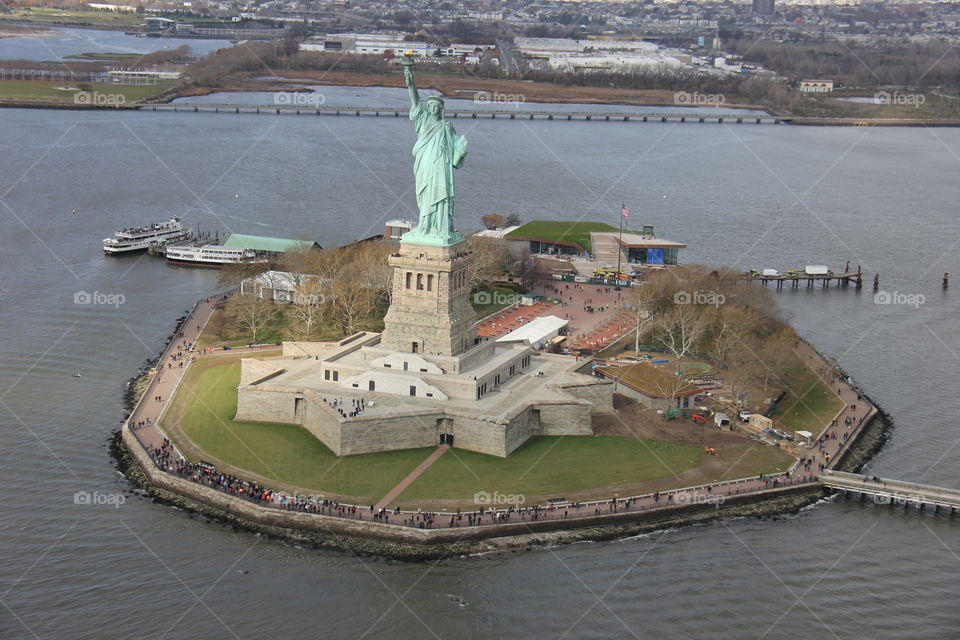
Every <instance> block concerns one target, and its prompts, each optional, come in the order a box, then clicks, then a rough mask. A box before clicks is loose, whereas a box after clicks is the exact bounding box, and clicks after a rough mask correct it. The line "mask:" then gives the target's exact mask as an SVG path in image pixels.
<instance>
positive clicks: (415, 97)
mask: <svg viewBox="0 0 960 640" xmlns="http://www.w3.org/2000/svg"><path fill="white" fill-rule="evenodd" d="M400 64H402V65H403V79H404V81H405V82H406V84H407V90H408V91H409V92H410V107H411V108H412V107H415V106H417V105H418V104H420V94H418V93H417V85H415V84H414V83H413V57H412V56H407V55H405V56H403V58H402V59H401V60H400Z"/></svg>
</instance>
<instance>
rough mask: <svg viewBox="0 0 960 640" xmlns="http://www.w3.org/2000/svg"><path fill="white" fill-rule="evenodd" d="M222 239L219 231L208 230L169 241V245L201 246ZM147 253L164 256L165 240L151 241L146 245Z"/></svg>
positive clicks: (165, 253)
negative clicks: (182, 238)
mask: <svg viewBox="0 0 960 640" xmlns="http://www.w3.org/2000/svg"><path fill="white" fill-rule="evenodd" d="M221 242H222V239H221V238H220V232H219V231H216V232H213V233H211V232H209V231H205V232H203V233H197V234H194V235H192V236H191V237H189V238H187V239H184V240H179V241H177V242H172V243H170V246H178V247H180V246H187V247H201V246H203V245H205V244H220V243H221ZM147 255H151V256H157V257H159V258H164V257H166V255H167V243H166V242H151V243H150V246H148V247H147Z"/></svg>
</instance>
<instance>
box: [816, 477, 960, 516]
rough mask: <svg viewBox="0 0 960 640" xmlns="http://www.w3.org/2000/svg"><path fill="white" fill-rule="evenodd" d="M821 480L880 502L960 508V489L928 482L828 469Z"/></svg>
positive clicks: (952, 509) (935, 510) (847, 492)
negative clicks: (918, 482)
mask: <svg viewBox="0 0 960 640" xmlns="http://www.w3.org/2000/svg"><path fill="white" fill-rule="evenodd" d="M820 482H821V483H822V484H823V486H825V487H827V488H829V489H835V490H837V491H841V492H843V493H845V494H847V495H849V496H853V497H856V498H859V499H863V498H866V497H869V498H872V499H873V501H874V502H875V503H877V504H888V505H890V506H903V507H908V506H912V507H915V508H917V509H927V508H929V509H932V510H933V511H934V512H937V511H944V512H947V513H954V512H955V511H957V510H960V491H958V490H956V489H946V488H943V487H934V486H931V485H926V484H915V483H912V482H901V481H899V480H891V479H890V478H879V477H876V476H864V475H858V474H854V473H843V472H842V471H832V470H829V469H828V470H826V471H824V472H823V473H822V474H821V475H820Z"/></svg>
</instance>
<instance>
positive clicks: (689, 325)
mask: <svg viewBox="0 0 960 640" xmlns="http://www.w3.org/2000/svg"><path fill="white" fill-rule="evenodd" d="M701 310H702V307H700V306H699V305H694V304H677V305H674V307H673V309H671V310H670V311H668V312H667V313H665V314H664V315H663V316H662V317H661V319H660V323H659V331H658V334H657V341H658V342H660V344H662V345H663V346H664V347H665V348H666V349H667V351H669V352H670V354H671V355H673V357H674V358H675V359H677V360H679V359H680V358H683V357H685V356H686V355H687V354H689V353H690V352H691V351H692V350H693V348H694V347H695V346H696V345H697V343H698V342H699V341H700V338H701V337H703V333H704V330H705V329H706V323H705V322H704V318H703V314H702V313H701Z"/></svg>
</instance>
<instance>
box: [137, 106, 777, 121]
mask: <svg viewBox="0 0 960 640" xmlns="http://www.w3.org/2000/svg"><path fill="white" fill-rule="evenodd" d="M139 108H140V109H141V110H147V111H175V112H176V111H187V112H191V113H200V112H211V113H259V114H273V115H280V114H282V113H288V114H294V115H317V116H319V115H332V116H354V117H358V116H372V117H385V118H399V117H401V116H402V117H406V116H407V114H408V113H409V109H404V108H399V109H398V108H386V107H328V106H326V105H320V106H315V105H291V104H277V105H267V104H214V103H203V102H171V103H164V104H144V105H140V107H139ZM444 113H445V114H446V115H447V117H448V118H470V119H473V120H477V119H483V118H486V119H491V120H580V121H600V122H611V121H619V122H704V123H706V122H712V123H718V124H778V123H779V122H780V119H779V118H778V117H776V116H770V115H745V114H735V113H709V114H708V113H660V112H629V113H628V112H593V111H550V110H537V111H527V110H524V111H489V110H488V111H483V110H473V109H444Z"/></svg>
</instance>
